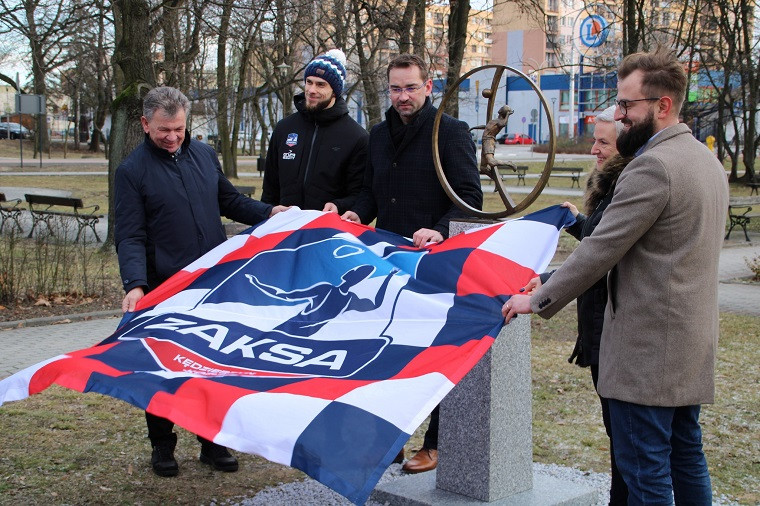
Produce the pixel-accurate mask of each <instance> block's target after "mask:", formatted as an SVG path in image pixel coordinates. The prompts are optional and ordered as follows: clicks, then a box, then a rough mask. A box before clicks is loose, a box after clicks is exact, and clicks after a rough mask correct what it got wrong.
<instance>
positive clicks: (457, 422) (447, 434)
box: [372, 223, 597, 505]
mask: <svg viewBox="0 0 760 506" xmlns="http://www.w3.org/2000/svg"><path fill="white" fill-rule="evenodd" d="M455 226H456V227H459V229H458V230H456V231H461V230H462V227H464V228H472V227H475V226H482V223H480V224H475V223H473V224H465V225H462V224H461V223H457V224H456V225H455V224H454V223H452V234H454V233H456V232H455ZM438 450H439V461H438V469H437V470H436V471H432V472H427V473H422V474H418V475H410V476H406V477H403V478H401V479H397V480H394V481H391V482H388V483H385V484H382V485H379V486H378V487H377V488H376V490H375V492H374V493H373V494H372V499H373V500H376V501H378V502H382V503H387V504H390V505H427V504H430V505H433V504H435V505H448V504H452V505H454V504H456V505H460V504H462V505H464V504H482V503H483V502H486V503H490V504H498V505H502V504H505V505H506V504H510V505H511V504H520V505H529V504H579V505H580V504H593V503H594V502H595V500H596V498H597V491H595V490H593V489H590V488H588V487H584V486H581V485H578V484H574V483H571V482H564V481H562V480H560V479H557V478H554V477H549V476H536V477H534V476H533V434H532V399H531V373H530V317H529V316H527V315H522V316H519V317H518V318H517V319H515V320H513V321H512V323H510V324H509V325H506V326H505V327H504V328H503V329H502V330H501V332H500V334H499V337H498V338H497V339H496V342H495V343H494V345H493V346H492V347H491V349H490V350H489V351H488V352H487V353H486V355H485V356H484V357H483V358H482V359H481V360H480V362H478V364H477V365H476V366H475V367H474V368H473V369H472V370H471V371H470V372H469V373H468V374H467V375H466V376H465V377H464V378H463V379H462V381H460V382H459V384H458V385H457V386H456V387H454V389H453V390H452V391H451V392H450V393H449V395H447V396H446V398H445V399H444V400H443V402H441V416H440V428H439V440H438Z"/></svg>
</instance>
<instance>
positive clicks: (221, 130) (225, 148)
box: [216, 0, 237, 178]
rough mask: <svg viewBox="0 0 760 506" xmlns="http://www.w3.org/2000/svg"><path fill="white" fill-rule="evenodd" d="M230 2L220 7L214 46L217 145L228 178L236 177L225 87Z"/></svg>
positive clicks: (226, 88)
mask: <svg viewBox="0 0 760 506" xmlns="http://www.w3.org/2000/svg"><path fill="white" fill-rule="evenodd" d="M231 12H232V0H225V1H224V4H223V5H222V16H221V21H220V26H219V36H218V38H217V46H216V87H217V90H216V107H217V111H216V116H217V117H216V124H217V127H218V129H217V130H218V135H219V145H220V147H221V151H222V169H223V170H224V175H225V176H227V177H228V178H236V177H237V167H236V166H235V159H234V158H235V157H234V155H233V153H232V145H231V143H230V126H229V119H228V118H229V116H228V113H229V105H228V103H229V100H228V96H229V90H228V86H227V38H228V36H229V29H230V13H231Z"/></svg>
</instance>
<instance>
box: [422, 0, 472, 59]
mask: <svg viewBox="0 0 760 506" xmlns="http://www.w3.org/2000/svg"><path fill="white" fill-rule="evenodd" d="M466 1H467V2H468V3H467V5H468V9H469V0H466ZM414 4H415V7H414V31H413V32H412V50H413V51H414V54H416V55H417V56H420V57H422V58H424V57H425V7H426V6H427V4H426V3H425V0H414ZM466 30H467V28H466V27H465V31H466Z"/></svg>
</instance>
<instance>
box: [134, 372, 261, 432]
mask: <svg viewBox="0 0 760 506" xmlns="http://www.w3.org/2000/svg"><path fill="white" fill-rule="evenodd" d="M255 393H257V392H256V391H255V390H249V389H245V388H240V387H236V386H232V385H225V384H224V383H219V382H217V381H210V380H207V379H202V378H192V379H189V380H187V381H185V382H184V383H183V384H182V386H180V387H179V388H178V389H177V391H176V392H175V393H173V394H171V393H169V392H157V393H156V394H155V395H154V396H153V398H152V399H151V400H150V404H148V407H147V408H146V409H145V411H147V412H149V413H152V414H154V415H156V416H161V417H163V418H168V419H169V420H171V421H172V422H174V423H176V424H178V425H181V426H182V427H184V428H186V429H187V430H189V431H190V432H192V433H193V434H197V435H198V436H201V437H205V438H206V439H209V440H213V439H214V437H216V435H217V434H218V433H219V431H220V430H221V429H222V424H223V423H224V417H225V416H226V415H227V411H228V410H229V409H230V406H232V405H233V404H234V403H235V402H236V401H237V400H238V399H240V398H241V397H245V396H246V395H251V394H255Z"/></svg>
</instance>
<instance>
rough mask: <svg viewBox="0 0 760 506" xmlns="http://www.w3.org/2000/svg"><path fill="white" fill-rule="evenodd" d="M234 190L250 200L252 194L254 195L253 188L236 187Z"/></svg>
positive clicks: (254, 189)
mask: <svg viewBox="0 0 760 506" xmlns="http://www.w3.org/2000/svg"><path fill="white" fill-rule="evenodd" d="M235 189H236V190H237V191H239V192H240V193H242V194H243V195H248V196H249V197H251V198H253V194H254V193H256V187H255V186H236V187H235Z"/></svg>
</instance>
